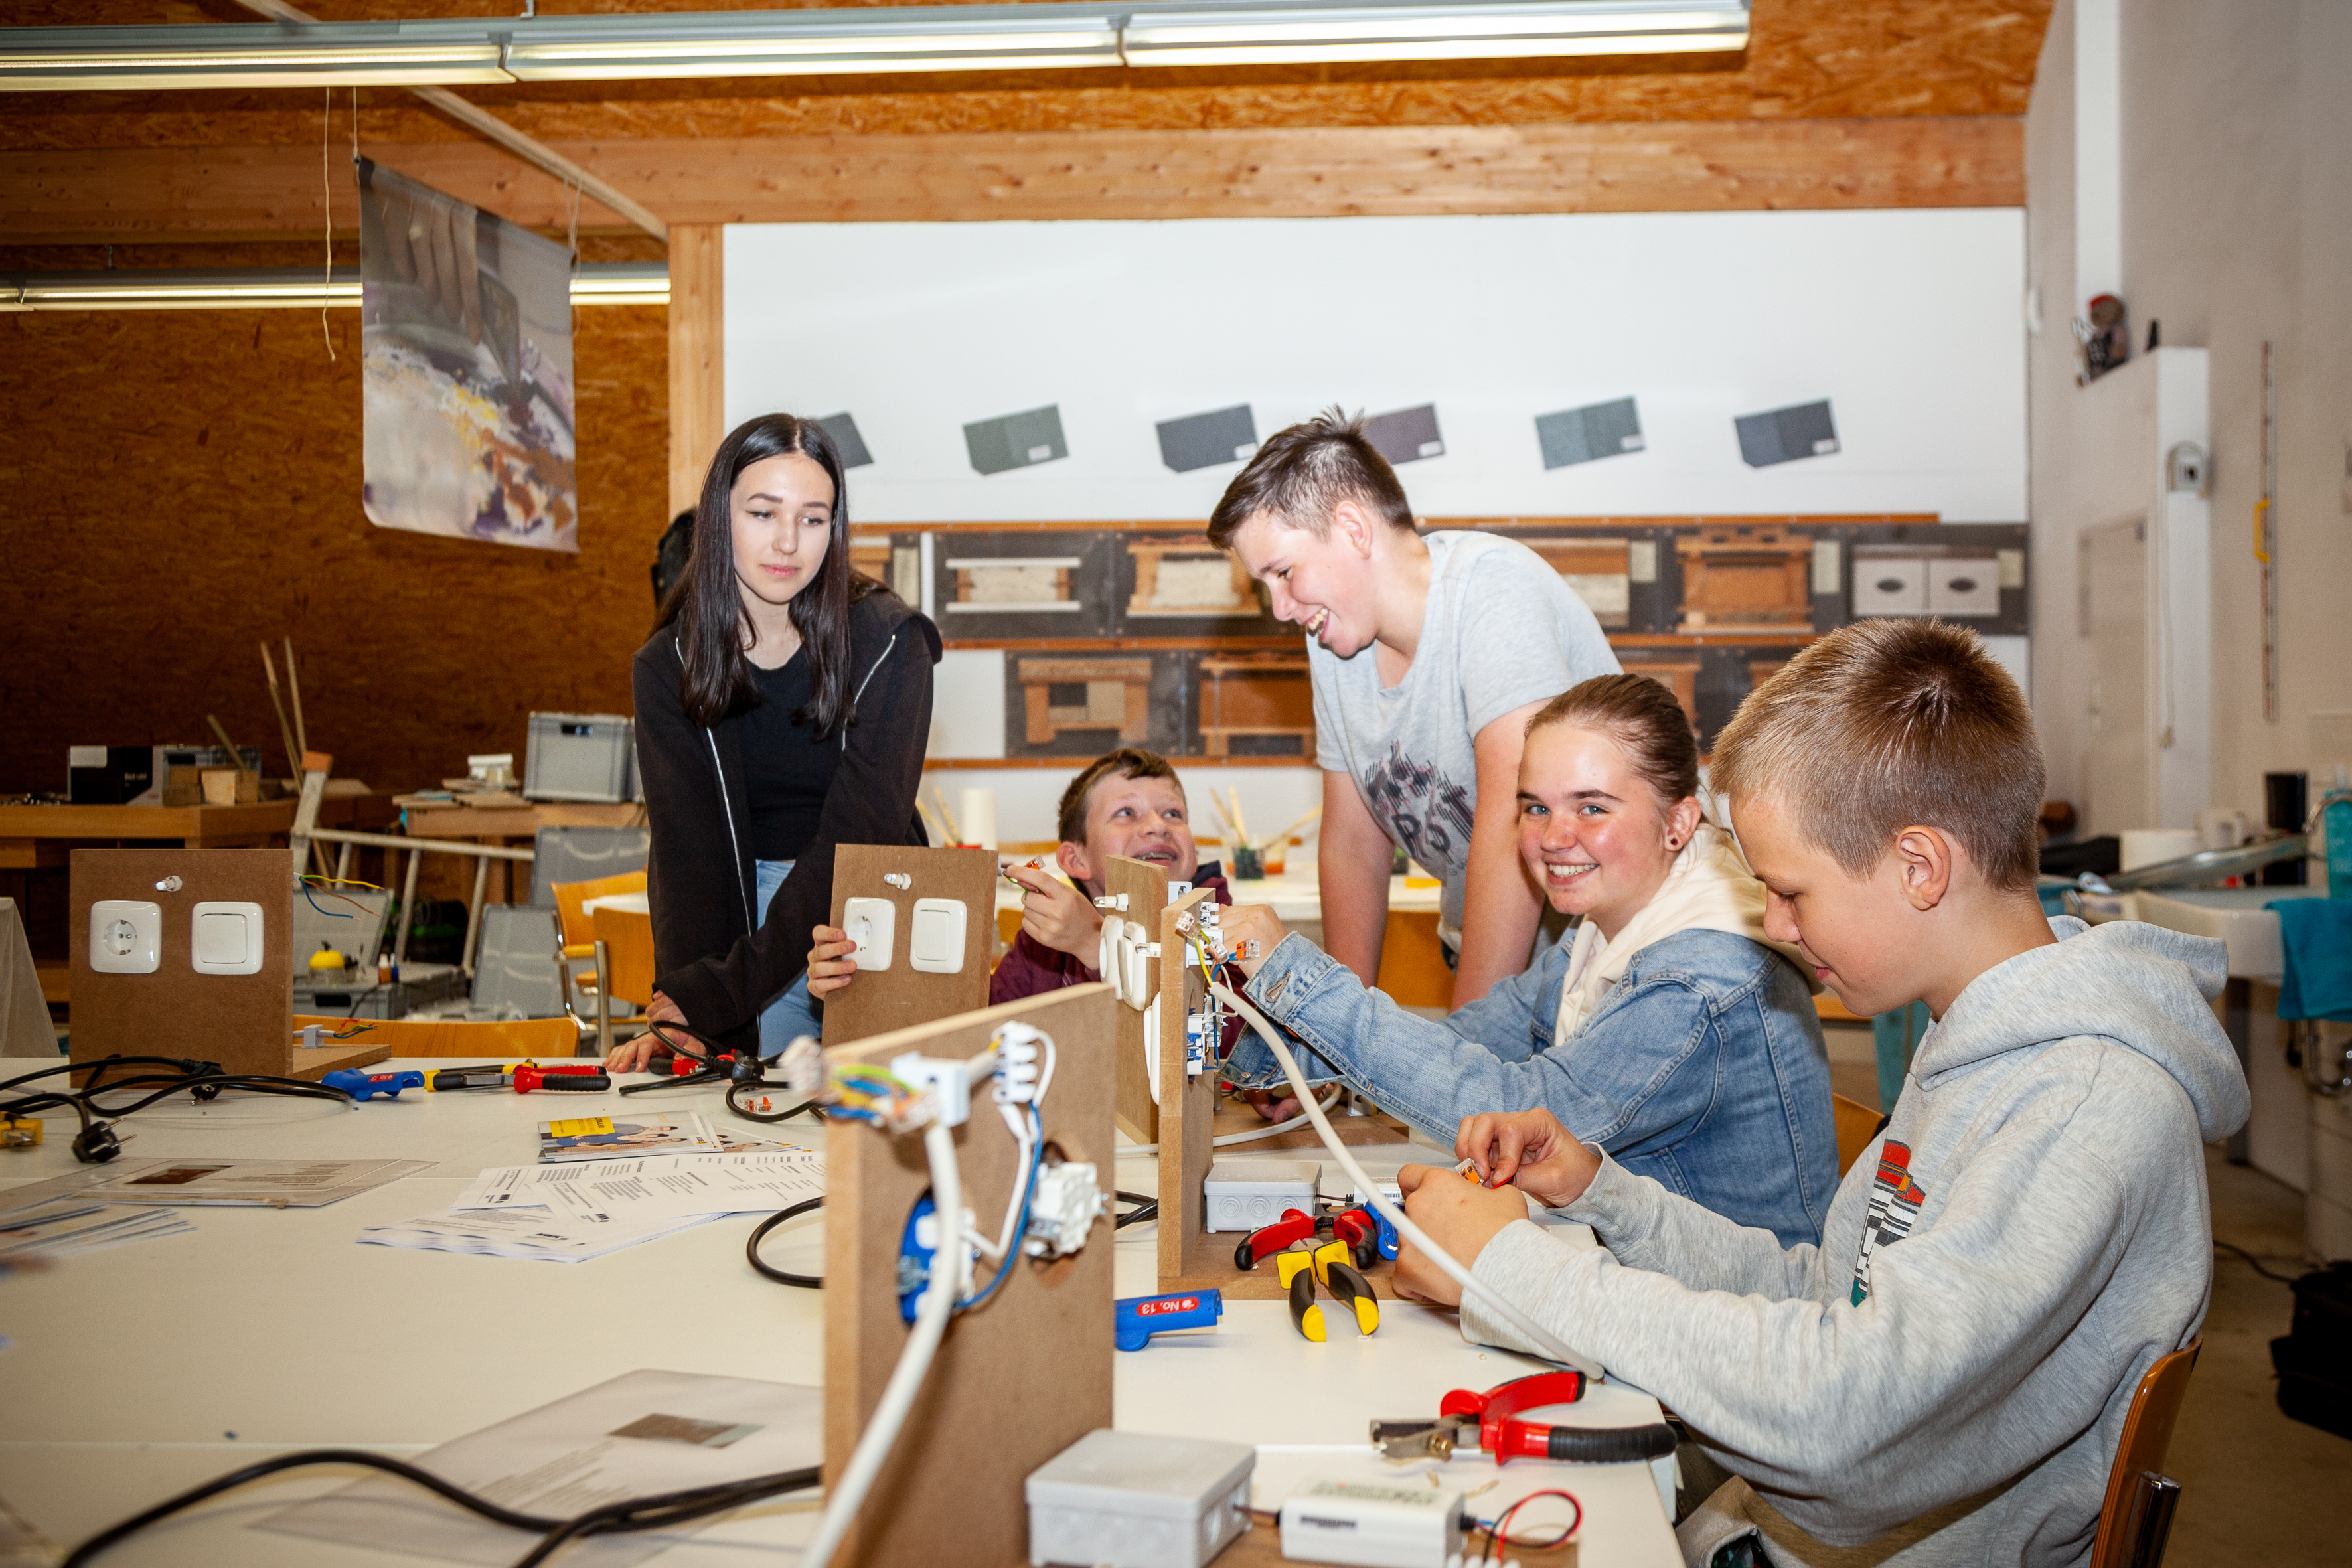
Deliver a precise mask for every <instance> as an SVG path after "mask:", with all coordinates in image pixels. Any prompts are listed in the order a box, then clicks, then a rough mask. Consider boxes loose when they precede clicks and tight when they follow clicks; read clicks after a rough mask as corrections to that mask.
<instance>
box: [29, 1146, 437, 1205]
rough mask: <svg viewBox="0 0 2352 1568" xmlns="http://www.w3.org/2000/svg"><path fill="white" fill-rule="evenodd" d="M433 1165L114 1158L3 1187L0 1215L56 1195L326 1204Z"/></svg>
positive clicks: (175, 1201) (129, 1200) (146, 1201)
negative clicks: (43, 1178)
mask: <svg viewBox="0 0 2352 1568" xmlns="http://www.w3.org/2000/svg"><path fill="white" fill-rule="evenodd" d="M432 1168H433V1162H432V1161H430V1160H238V1159H234V1158H230V1159H219V1158H215V1159H205V1160H117V1161H115V1162H113V1163H111V1164H106V1165H99V1166H94V1167H92V1168H91V1169H89V1170H86V1171H75V1172H72V1173H68V1174H67V1175H63V1176H53V1177H51V1178H50V1179H49V1180H47V1181H46V1182H32V1183H28V1184H26V1185H24V1186H21V1187H10V1188H8V1189H7V1190H6V1191H5V1192H0V1215H7V1214H10V1213H13V1212H15V1211H16V1210H18V1209H23V1208H29V1207H31V1206H32V1205H35V1204H44V1203H50V1202H54V1201H55V1200H57V1199H58V1198H97V1199H100V1200H103V1201H104V1202H107V1203H110V1204H171V1205H175V1206H194V1205H199V1204H231V1205H241V1206H258V1207H262V1208H297V1209H307V1208H322V1207H324V1206H325V1205H328V1204H331V1203H336V1202H339V1201H340V1200H341V1199H343V1198H348V1197H351V1196H352V1195H354V1194H359V1193H364V1192H366V1191H368V1190H369V1189H370V1188H372V1187H380V1186H383V1184H385V1183H387V1182H396V1181H398V1180H400V1179H401V1178H402V1177H403V1176H413V1175H415V1174H416V1173H418V1172H419V1171H427V1170H430V1169H432Z"/></svg>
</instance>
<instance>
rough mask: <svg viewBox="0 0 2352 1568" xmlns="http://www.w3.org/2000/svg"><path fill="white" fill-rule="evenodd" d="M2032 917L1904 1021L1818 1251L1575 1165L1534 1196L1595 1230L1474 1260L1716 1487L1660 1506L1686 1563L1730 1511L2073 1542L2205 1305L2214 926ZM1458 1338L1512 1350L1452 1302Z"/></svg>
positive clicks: (2224, 1080)
mask: <svg viewBox="0 0 2352 1568" xmlns="http://www.w3.org/2000/svg"><path fill="white" fill-rule="evenodd" d="M2050 924H2051V929H2052V930H2053V931H2055V932H2056V933H2057V935H2058V936H2059V937H2060V938H2061V939H2062V940H2061V941H2059V942H2056V943H2055V944H2053V945H2051V946H2047V947H2040V948H2035V949H2033V950H2032V951H2030V952H2023V953H2020V954H2019V955H2018V956H2016V957H2015V958H2012V959H2010V960H2008V961H2007V962H2006V963H2000V964H1997V965H1995V966H1994V967H1993V968H1991V969H1990V970H1987V971H1986V972H1985V973H1982V974H1980V975H1979V976H1978V977H1977V978H1976V980H1975V981H1973V982H1972V983H1971V984H1969V986H1968V988H1967V989H1966V990H1964V991H1962V992H1961V993H1960V994H1959V996H1958V998H1957V999H1956V1000H1955V1001H1954V1002H1953V1004H1952V1005H1951V1007H1950V1009H1949V1010H1948V1012H1947V1013H1946V1014H1945V1015H1944V1016H1943V1018H1942V1019H1941V1020H1939V1021H1938V1022H1937V1024H1936V1025H1935V1026H1933V1027H1932V1028H1930V1029H1929V1030H1928V1032H1927V1036H1926V1037H1925V1038H1924V1039H1922V1040H1921V1042H1920V1045H1919V1048H1918V1053H1917V1055H1916V1058H1914V1060H1913V1061H1912V1064H1911V1073H1910V1077H1909V1078H1908V1079H1907V1080H1906V1082H1905V1085H1904V1089H1903V1093H1902V1095H1901V1097H1900V1099H1899V1100H1897V1101H1896V1103H1895V1113H1894V1116H1893V1119H1892V1120H1891V1121H1890V1122H1889V1123H1888V1125H1887V1127H1886V1128H1885V1131H1883V1132H1882V1133H1881V1134H1880V1136H1879V1139H1878V1141H1877V1142H1874V1143H1873V1145H1872V1146H1871V1147H1870V1148H1869V1149H1868V1150H1866V1151H1865V1152H1864V1154H1863V1156H1862V1157H1861V1158H1860V1159H1859V1160H1857V1161H1855V1162H1854V1164H1853V1168H1852V1169H1851V1170H1849V1171H1848V1172H1847V1173H1846V1174H1845V1179H1844V1181H1843V1183H1842V1184H1840V1186H1839V1188H1838V1192H1837V1195H1836V1197H1835V1198H1833V1199H1832V1202H1831V1205H1830V1211H1829V1219H1828V1222H1827V1223H1826V1224H1825V1225H1824V1226H1822V1243H1821V1245H1820V1246H1819V1247H1790V1248H1787V1249H1785V1250H1784V1249H1782V1248H1781V1247H1780V1246H1779V1244H1778V1243H1777V1242H1776V1241H1775V1240H1774V1239H1773V1237H1772V1234H1771V1233H1770V1232H1769V1231H1763V1230H1753V1229H1747V1228H1743V1227H1741V1226H1736V1225H1733V1224H1732V1223H1731V1222H1730V1221H1729V1220H1727V1219H1725V1218H1723V1217H1722V1216H1721V1215H1717V1214H1714V1213H1712V1212H1710V1211H1709V1210H1706V1209H1704V1208H1701V1207H1700V1206H1699V1205H1696V1204H1695V1203H1692V1202H1690V1201H1689V1200H1688V1199H1686V1198H1683V1197H1679V1196H1677V1195H1675V1194H1673V1193H1671V1192H1669V1191H1668V1190H1667V1189H1665V1188H1664V1187H1663V1186H1661V1185H1659V1184H1657V1183H1656V1182H1654V1181H1651V1180H1649V1179H1648V1178H1646V1177H1642V1176H1635V1175H1633V1174H1632V1173H1629V1172H1627V1171H1626V1170H1624V1168H1623V1167H1622V1166H1620V1165H1618V1164H1617V1163H1615V1162H1613V1161H1611V1160H1609V1159H1607V1158H1606V1157H1605V1156H1604V1157H1603V1159H1602V1163H1601V1173H1600V1174H1599V1175H1597V1176H1595V1177H1594V1178H1593V1181H1592V1184H1591V1187H1590V1188H1589V1189H1588V1190H1587V1191H1586V1192H1585V1194H1583V1195H1582V1196H1581V1197H1580V1198H1578V1199H1577V1200H1576V1201H1575V1202H1574V1203H1572V1204H1570V1205H1568V1206H1567V1207H1566V1208H1565V1209H1564V1210H1563V1211H1562V1212H1563V1213H1565V1214H1566V1215H1568V1216H1569V1217H1570V1218H1572V1219H1578V1220H1582V1221H1584V1222H1586V1223H1587V1224H1589V1225H1591V1226H1592V1227H1593V1229H1594V1231H1595V1232H1596V1233H1597V1234H1598V1235H1599V1237H1600V1238H1601V1241H1602V1243H1603V1244H1604V1247H1605V1248H1606V1249H1605V1250H1602V1249H1599V1248H1589V1247H1588V1248H1584V1249H1581V1250H1574V1249H1570V1247H1566V1246H1563V1245H1562V1244H1560V1243H1559V1242H1558V1241H1556V1240H1554V1239H1553V1238H1551V1237H1549V1236H1547V1235H1546V1234H1545V1233H1544V1232H1543V1231H1542V1230H1540V1229H1539V1228H1538V1227H1537V1226H1534V1225H1531V1224H1522V1225H1514V1226H1510V1227H1509V1228H1508V1229H1507V1230H1505V1231H1503V1232H1502V1233H1501V1234H1500V1235H1498V1236H1496V1237H1495V1238H1494V1240H1493V1241H1492V1242H1490V1243H1488V1245H1487V1247H1486V1250H1485V1251H1484V1252H1483V1253H1481V1254H1480V1255H1479V1258H1478V1261H1477V1264H1476V1267H1475V1270H1474V1273H1475V1276H1476V1278H1477V1279H1480V1280H1481V1281H1483V1282H1484V1283H1486V1284H1488V1285H1491V1286H1493V1287H1494V1288H1495V1289H1496V1290H1497V1291H1498V1292H1500V1293H1501V1294H1502V1295H1503V1296H1504V1297H1505V1298H1507V1300H1511V1301H1513V1302H1515V1303H1517V1304H1518V1305H1519V1306H1520V1307H1522V1308H1523V1309H1524V1310H1528V1312H1529V1313H1530V1315H1532V1316H1533V1317H1534V1318H1535V1319H1536V1320H1537V1321H1538V1322H1539V1323H1541V1324H1542V1325H1543V1326H1544V1327H1545V1328H1546V1329H1548V1330H1549V1331H1552V1332H1553V1333H1556V1334H1558V1335H1559V1336H1560V1338H1561V1339H1562V1340H1563V1341H1565V1342H1567V1343H1569V1344H1571V1345H1574V1346H1576V1347H1578V1348H1579V1349H1580V1350H1582V1351H1583V1352H1586V1353H1588V1354H1590V1355H1592V1356H1594V1357H1596V1358H1598V1359H1599V1360H1600V1361H1601V1363H1603V1364H1604V1365H1606V1366H1607V1367H1608V1368H1609V1370H1610V1372H1611V1373H1612V1374H1613V1375H1615V1376H1618V1377H1621V1378H1622V1379H1624V1380H1625V1381H1627V1382H1629V1383H1632V1384H1635V1385H1636V1386H1639V1387H1641V1388H1644V1389H1647V1390H1649V1391H1650V1392H1652V1393H1654V1394H1656V1395H1657V1396H1658V1397H1659V1399H1661V1400H1662V1401H1664V1404H1665V1405H1667V1406H1668V1407H1669V1408H1670V1409H1672V1410H1673V1411H1674V1412H1675V1414H1676V1415H1680V1416H1681V1417H1682V1418H1683V1420H1684V1421H1685V1423H1686V1424H1687V1425H1688V1426H1689V1427H1690V1429H1691V1432H1692V1435H1693V1436H1695V1437H1696V1439H1697V1441H1698V1443H1699V1445H1700V1447H1702V1448H1703V1449H1704V1450H1705V1451H1706V1455H1707V1457H1708V1458H1712V1459H1714V1460H1716V1461H1717V1463H1719V1464H1720V1465H1721V1466H1722V1467H1723V1468H1725V1469H1726V1470H1727V1471H1728V1472H1730V1473H1731V1475H1732V1476H1733V1477H1734V1478H1736V1479H1733V1480H1731V1481H1730V1482H1729V1483H1727V1485H1726V1486H1725V1487H1724V1488H1723V1489H1721V1490H1720V1491H1718V1492H1717V1493H1716V1494H1715V1496H1713V1497H1712V1498H1710V1499H1709V1500H1708V1501H1707V1503H1706V1506H1705V1507H1704V1508H1703V1509H1701V1510H1698V1512H1696V1513H1695V1514H1694V1515H1693V1517H1692V1518H1691V1519H1690V1520H1688V1521H1685V1526H1684V1528H1683V1530H1682V1531H1681V1535H1682V1539H1683V1543H1684V1549H1685V1553H1686V1554H1687V1555H1688V1557H1689V1560H1690V1561H1692V1562H1694V1563H1704V1562H1706V1560H1707V1556H1708V1554H1709V1553H1710V1552H1712V1550H1713V1548H1714V1546H1715V1545H1716V1544H1717V1543H1718V1542H1722V1541H1725V1540H1728V1539H1731V1538H1732V1537H1734V1536H1738V1535H1741V1534H1745V1533H1747V1532H1748V1531H1750V1530H1751V1529H1754V1530H1759V1531H1761V1533H1762V1534H1763V1537H1764V1541H1763V1545H1764V1549H1765V1551H1766V1552H1767V1554H1769V1556H1770V1557H1771V1559H1772V1561H1773V1562H1774V1563H1776V1564H1807V1565H1811V1568H1826V1565H1827V1564H1832V1563H1837V1564H1843V1563H1879V1562H1888V1563H1899V1564H1902V1565H1904V1568H1924V1565H1927V1564H1938V1565H1940V1564H1947V1563H1949V1564H1961V1563H1967V1564H1980V1563H2036V1564H2040V1563H2087V1562H2088V1561H2089V1559H2090V1556H2091V1546H2092V1542H2093V1540H2094V1538H2095V1535H2096V1532H2097V1530H2098V1515H2099V1508H2100V1505H2101V1503H2102V1501H2103V1500H2104V1498H2105V1489H2106V1481H2107V1469H2108V1467H2109V1465H2110V1464H2111V1463H2112V1461H2113V1459H2114V1457H2115V1452H2116V1442H2117V1440H2118V1439H2119V1438H2120V1437H2121V1436H2122V1433H2123V1425H2124V1415H2125V1412H2126V1408H2127V1407H2128V1405H2130V1402H2131V1396H2132V1393H2133V1390H2134V1389H2135V1388H2136V1387H2137V1385H2138V1383H2139V1379H2140V1377H2141V1375H2142V1374H2143V1373H2145V1372H2146V1371H2147V1366H2148V1363H2151V1362H2152V1361H2154V1360H2155V1359H2156V1358H2157V1357H2158V1356H2159V1355H2163V1354H2166V1353H2168V1352H2171V1351H2174V1350H2178V1349H2179V1348H2180V1347H2181V1346H2183V1345H2185V1344H2187V1343H2188V1342H2189V1341H2190V1340H2191V1339H2193V1338H2195V1337H2196V1334H2197V1331H2198V1328H2199V1326H2200V1324H2201V1323H2202V1322H2203V1321H2204V1317H2205V1305H2206V1298H2207V1290H2208V1287H2209V1286H2210V1280H2211V1274H2212V1230H2211V1218H2210V1211H2209V1209H2208V1207H2207V1199H2206V1192H2205V1165H2204V1160H2203V1155H2202V1152H2201V1150H2200V1147H2199V1145H2200V1143H2201V1142H2205V1141H2207V1140H2210V1139H2216V1138H2220V1137H2222V1136H2224V1135H2226V1134H2227V1133H2229V1132H2231V1131H2234V1130H2235V1129H2236V1128H2237V1127H2238V1126H2239V1125H2240V1124H2241V1123H2242V1122H2243V1121H2245V1119H2246V1113H2247V1109H2248V1100H2247V1095H2246V1081H2245V1077H2244V1075H2243V1074H2242V1072H2241V1070H2240V1069H2239V1066H2238V1060H2237V1058H2236V1057H2235V1055H2234V1054H2232V1052H2231V1048H2230V1044H2229V1041H2228V1039H2227V1037H2224V1036H2223V1034H2222V1032H2221V1027H2220V1026H2219V1025H2218V1024H2217V1023H2216V1022H2215V1020H2214V1017H2213V1015H2212V1013H2211V1011H2210V1009H2209V1008H2208V1007H2207V1005H2206V999H2207V998H2209V997H2211V996H2213V995H2214V994H2217V993H2218V992H2219V991H2220V990H2221V983H2222V978H2223V974H2224V963H2223V959H2224V950H2223V947H2222V944H2221V943H2220V942H2213V941H2210V940H2207V939H2205V938H2201V937H2190V936H2181V935H2179V934H2176V933H2174V932H2171V931H2162V930H2159V929H2158V928H2157V927H2154V926H2148V925H2141V924H2137V923H2134V922H2124V921H2118V922H2115V923H2111V924H2107V925H2102V926H2098V927H2096V928H2092V927H2086V926H2085V925H2084V923H2083V922H2082V921H2077V920H2072V919H2060V920H2053V921H2051V922H2050ZM1462 1331H1463V1333H1464V1334H1465V1336H1466V1337H1468V1338H1470V1339H1472V1340H1474V1341H1475V1342H1480V1343H1486V1344H1496V1345H1503V1346H1507V1347H1509V1348H1513V1349H1528V1348H1531V1347H1528V1346H1526V1345H1524V1344H1522V1343H1520V1342H1518V1341H1517V1337H1516V1336H1515V1335H1514V1334H1513V1333H1512V1331H1510V1330H1509V1329H1508V1328H1507V1327H1506V1326H1504V1325H1503V1324H1501V1323H1499V1322H1497V1321H1495V1320H1493V1319H1492V1318H1490V1317H1487V1316H1486V1315H1485V1314H1483V1313H1481V1312H1480V1311H1479V1310H1478V1309H1477V1307H1476V1305H1475V1301H1474V1302H1473V1303H1471V1304H1470V1305H1468V1306H1465V1309H1464V1311H1463V1315H1462ZM1856 1548H1860V1549H1863V1550H1851V1549H1856Z"/></svg>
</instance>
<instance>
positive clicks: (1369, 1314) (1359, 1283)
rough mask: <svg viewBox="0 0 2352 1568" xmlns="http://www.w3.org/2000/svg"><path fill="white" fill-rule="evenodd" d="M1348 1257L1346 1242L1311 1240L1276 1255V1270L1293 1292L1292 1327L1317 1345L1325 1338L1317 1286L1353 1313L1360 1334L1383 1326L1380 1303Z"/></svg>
mask: <svg viewBox="0 0 2352 1568" xmlns="http://www.w3.org/2000/svg"><path fill="white" fill-rule="evenodd" d="M1348 1257H1349V1247H1348V1244H1347V1243H1346V1242H1344V1241H1337V1240H1334V1241H1321V1240H1316V1239H1311V1238H1310V1239H1307V1240H1303V1241H1296V1242H1293V1243H1292V1244H1291V1245H1290V1246H1288V1247H1285V1248H1284V1249H1283V1250H1282V1251H1280V1252H1278V1253H1276V1254H1275V1258H1274V1266H1275V1268H1276V1269H1277V1270H1278V1271H1279V1272H1280V1274H1281V1277H1282V1282H1283V1284H1285V1285H1286V1286H1288V1287H1289V1289H1290V1321H1291V1323H1292V1324H1293V1325H1294V1326H1295V1327H1297V1330H1298V1331H1299V1332H1300V1333H1302V1334H1304V1335H1306V1336H1307V1338H1308V1339H1310V1340H1313V1341H1315V1342H1317V1343H1318V1344H1319V1343H1321V1342H1322V1341H1323V1339H1324V1338H1325V1329H1324V1324H1323V1309H1322V1307H1321V1306H1320V1305H1319V1304H1318V1302H1317V1301H1316V1300H1315V1287H1316V1286H1317V1285H1318V1284H1319V1285H1321V1286H1323V1287H1324V1288H1325V1289H1328V1290H1329V1291H1330V1292H1331V1294H1332V1295H1333V1296H1335V1297H1337V1298H1339V1300H1341V1301H1343V1302H1345V1303H1346V1304H1347V1305H1348V1306H1349V1308H1350V1309H1352V1310H1354V1312H1355V1314H1356V1327H1357V1329H1358V1330H1359V1331H1361V1332H1363V1333H1367V1334H1369V1333H1371V1332H1373V1331H1376V1330H1378V1329H1379V1328H1380V1326H1381V1300H1380V1298H1379V1297H1378V1296H1375V1295H1373V1294H1372V1287H1371V1282H1370V1280H1368V1279H1365V1278H1364V1277H1363V1276H1362V1275H1361V1274H1359V1273H1358V1272H1356V1270H1355V1268H1354V1267H1353V1266H1352V1265H1350V1264H1349V1261H1348Z"/></svg>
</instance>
